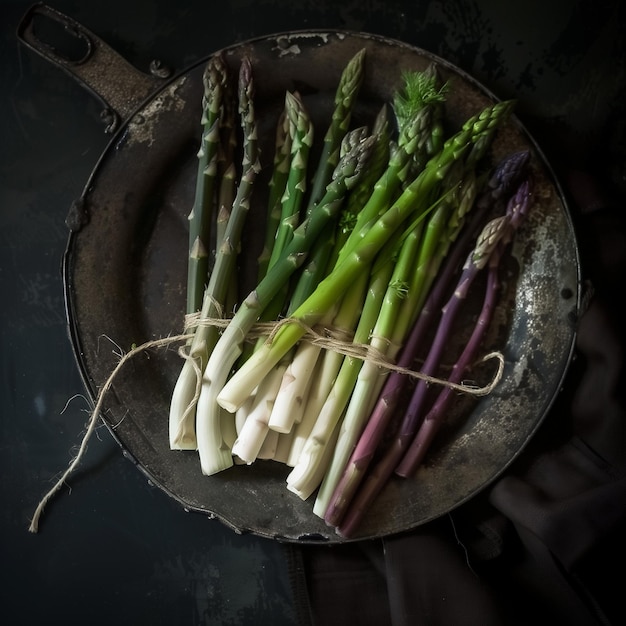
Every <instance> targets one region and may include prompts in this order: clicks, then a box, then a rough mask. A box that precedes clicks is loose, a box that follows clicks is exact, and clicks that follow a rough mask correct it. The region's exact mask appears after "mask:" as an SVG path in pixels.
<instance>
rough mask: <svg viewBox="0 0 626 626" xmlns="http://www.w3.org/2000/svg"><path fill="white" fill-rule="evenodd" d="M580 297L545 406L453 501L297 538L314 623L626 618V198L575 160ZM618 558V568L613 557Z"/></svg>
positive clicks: (483, 625)
mask: <svg viewBox="0 0 626 626" xmlns="http://www.w3.org/2000/svg"><path fill="white" fill-rule="evenodd" d="M569 184H570V189H572V190H573V191H572V193H573V194H574V198H575V200H576V204H575V210H576V226H577V229H578V233H579V245H580V249H581V258H582V264H583V265H582V267H583V279H584V295H585V307H584V309H583V314H582V316H581V319H580V320H579V325H578V335H577V343H576V350H575V355H574V358H573V361H572V364H571V366H570V368H569V370H568V374H567V376H566V379H565V381H564V384H563V389H562V391H561V393H560V394H559V396H558V397H557V399H556V401H555V403H554V405H553V407H552V408H551V410H550V413H549V415H548V416H547V417H546V419H545V421H544V423H543V424H542V427H541V428H540V430H539V432H538V433H537V434H536V435H535V436H534V438H533V439H532V441H531V442H530V443H529V445H528V446H527V448H526V449H525V450H524V451H523V453H522V454H521V455H520V457H519V458H518V460H517V461H516V462H515V463H514V464H513V465H512V466H511V467H510V468H509V469H508V470H507V471H506V472H505V473H504V474H503V475H502V477H501V478H500V479H498V480H497V481H496V482H495V483H494V484H493V485H491V486H490V487H489V488H487V489H486V490H484V491H483V492H482V493H481V494H479V495H478V496H477V497H475V498H474V499H472V500H471V501H469V502H468V503H466V504H464V505H462V506H461V507H459V508H458V509H456V510H455V511H453V512H452V513H451V514H449V515H446V516H444V517H442V518H440V519H439V520H436V521H434V522H431V523H429V524H426V525H424V526H422V527H419V528H417V529H415V530H413V531H411V532H408V533H405V534H403V535H398V536H393V537H387V538H383V539H380V540H376V541H368V542H356V543H352V544H347V545H340V546H335V547H329V548H318V547H302V548H297V549H298V550H300V557H301V563H302V573H303V577H302V579H301V582H302V583H303V584H304V586H305V588H306V593H307V601H308V606H309V613H308V615H306V616H305V618H304V619H305V620H310V622H311V623H313V624H315V625H318V624H319V625H323V626H332V625H333V624H346V623H350V624H354V625H355V626H358V625H364V626H367V625H369V624H372V625H377V626H381V625H382V626H384V625H385V624H390V625H393V626H408V625H420V626H421V625H424V626H436V625H441V626H464V625H467V626H474V625H476V626H490V625H492V624H493V625H494V626H497V625H503V626H508V625H511V626H518V625H519V626H523V625H526V624H536V623H539V622H541V623H552V624H567V625H568V626H596V625H603V624H604V625H606V624H622V623H626V608H625V607H626V601H625V600H624V598H623V593H622V584H621V581H622V576H621V574H620V569H619V568H621V566H622V563H623V559H624V557H625V556H626V551H625V547H626V539H624V532H625V531H626V472H625V470H626V436H625V433H626V403H625V402H624V392H623V389H622V388H621V385H622V381H623V378H624V376H623V373H624V372H623V370H624V345H625V342H624V330H623V323H622V320H623V319H624V312H626V307H625V306H624V304H623V302H622V298H620V293H619V292H620V290H621V288H622V285H624V278H625V277H626V207H625V206H623V205H621V203H617V204H613V205H608V206H607V205H606V204H605V203H604V202H602V201H601V199H599V196H598V194H597V193H594V192H595V191H596V189H595V187H594V184H593V181H592V180H590V179H589V178H588V177H587V176H586V175H585V174H584V173H580V172H572V174H571V180H570V181H569ZM616 568H618V569H616Z"/></svg>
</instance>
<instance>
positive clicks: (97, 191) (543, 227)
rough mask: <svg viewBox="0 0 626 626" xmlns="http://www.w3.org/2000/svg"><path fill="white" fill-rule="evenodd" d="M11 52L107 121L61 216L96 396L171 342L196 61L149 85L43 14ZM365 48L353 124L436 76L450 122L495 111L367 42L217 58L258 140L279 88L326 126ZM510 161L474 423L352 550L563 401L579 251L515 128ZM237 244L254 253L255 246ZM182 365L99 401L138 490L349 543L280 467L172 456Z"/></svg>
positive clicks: (513, 442) (458, 428) (239, 522)
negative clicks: (73, 87)
mask: <svg viewBox="0 0 626 626" xmlns="http://www.w3.org/2000/svg"><path fill="white" fill-rule="evenodd" d="M38 16H39V17H40V16H44V17H46V18H47V19H52V20H56V21H58V22H59V23H60V24H62V25H63V26H64V27H65V28H66V29H67V30H68V32H70V33H71V34H72V35H73V36H75V37H78V38H80V39H81V40H82V41H84V42H85V44H86V47H87V53H86V54H85V56H84V58H82V59H79V60H78V61H76V60H75V61H71V62H70V61H67V60H65V59H63V58H62V57H60V56H58V55H57V54H56V53H55V52H54V50H51V49H50V48H49V47H48V46H47V45H46V44H45V43H44V42H42V41H40V39H39V38H38V37H37V34H36V32H35V30H34V29H33V22H34V20H35V19H37V17H38ZM19 37H20V39H21V40H22V42H23V43H25V44H26V45H28V46H29V47H31V48H32V49H33V50H35V51H36V52H37V53H39V54H42V55H43V56H45V57H46V58H48V59H49V60H51V61H52V62H54V63H56V64H57V65H60V66H61V67H62V68H63V69H64V70H66V71H67V72H69V73H70V74H71V75H72V76H74V77H76V78H77V79H78V80H80V81H81V82H83V84H85V85H86V86H87V87H88V88H89V89H91V90H92V91H94V92H95V93H96V95H98V96H99V97H100V98H101V99H102V100H103V102H104V103H105V104H106V106H107V110H108V111H109V123H110V126H111V127H114V126H115V127H116V128H115V134H114V136H113V138H112V141H111V142H110V145H109V146H108V148H107V149H106V150H105V152H104V153H103V154H102V156H101V158H100V161H99V163H98V165H97V167H96V168H95V170H94V171H93V173H92V175H91V177H90V178H89V180H88V181H87V184H86V186H85V189H84V192H83V194H82V195H81V197H80V198H79V200H78V201H77V202H76V203H74V205H73V206H72V207H71V209H70V212H69V216H68V226H69V227H70V235H69V241H68V246H67V252H66V256H65V263H64V279H65V290H66V292H65V295H66V301H67V316H68V323H69V330H70V335H71V341H72V345H73V347H74V350H75V355H76V359H77V362H78V366H79V368H80V371H81V373H82V376H83V378H84V382H85V385H86V387H87V389H88V391H89V393H90V394H91V396H92V398H95V397H96V395H97V393H98V390H99V389H100V388H101V386H102V385H103V383H104V381H105V380H106V379H107V377H108V376H109V375H110V373H111V371H112V370H113V368H114V367H115V366H116V364H117V362H118V356H117V352H118V350H117V349H115V348H114V346H113V345H112V342H114V343H115V345H116V346H119V347H120V349H121V350H128V349H130V348H131V346H133V345H134V344H141V343H143V342H145V341H148V340H151V339H155V338H159V337H165V336H167V335H172V334H178V333H180V332H181V330H182V324H183V314H184V303H185V293H184V290H185V276H186V245H187V219H186V218H187V214H188V211H189V208H190V206H191V204H192V195H193V189H194V178H195V172H196V151H197V147H198V141H199V128H200V127H199V120H200V102H201V90H202V81H201V75H202V71H203V68H204V65H205V61H206V59H205V60H203V61H201V62H199V63H197V64H196V65H194V66H193V67H190V68H188V69H187V70H185V71H184V72H182V73H180V74H178V75H176V76H174V77H172V78H170V79H167V80H163V79H162V78H158V77H155V76H149V75H145V74H142V73H140V72H138V71H137V70H136V69H134V68H132V67H131V66H129V65H128V64H127V63H126V62H125V61H124V60H123V59H121V58H120V57H119V56H118V55H116V53H115V52H114V51H112V50H111V49H110V48H109V47H108V46H106V44H104V43H103V42H102V41H101V40H100V39H99V38H98V37H96V36H95V35H93V33H90V32H89V31H87V30H86V29H84V28H83V27H82V26H81V25H79V24H77V23H76V22H74V21H72V20H71V19H69V18H67V17H66V16H63V15H61V14H59V13H57V12H55V11H53V10H51V9H49V8H47V7H45V6H41V5H38V6H36V7H34V8H33V9H32V10H31V11H30V12H29V13H28V14H27V15H26V16H25V18H24V20H23V22H22V24H21V25H20V29H19ZM361 48H365V49H366V50H367V76H366V81H365V84H364V87H363V90H362V97H361V102H362V105H361V108H360V109H359V111H358V113H357V115H356V118H357V119H356V121H355V123H359V122H366V121H368V120H369V119H371V115H372V114H373V112H375V111H377V110H378V108H379V106H380V104H381V103H382V102H383V101H386V100H389V97H390V94H391V92H392V89H393V88H394V86H396V85H397V83H398V78H399V74H400V72H401V71H402V70H404V69H420V68H425V67H426V66H427V65H428V64H430V63H431V62H435V63H437V64H438V66H439V69H440V71H441V72H442V74H443V75H444V77H446V78H449V79H450V80H451V81H452V85H453V89H452V90H451V91H450V98H449V100H448V104H447V117H448V119H449V120H450V123H451V124H452V125H454V124H460V123H461V122H463V121H465V119H466V118H467V117H469V116H470V115H471V114H473V113H475V112H477V111H478V110H480V109H481V108H482V107H483V106H485V105H487V104H488V103H490V102H492V101H493V100H495V98H494V96H493V95H492V94H491V93H490V92H488V91H487V90H486V89H485V88H484V87H482V86H481V85H480V84H478V83H477V82H476V81H474V80H473V79H472V78H471V77H469V76H467V75H466V74H465V73H463V72H462V71H460V70H459V69H457V68H455V67H453V66H452V65H450V64H449V63H447V62H446V61H444V60H442V59H440V58H437V57H435V56H433V55H432V54H429V53H427V52H425V51H423V50H420V49H417V48H415V47H412V46H409V45H406V44H403V43H401V42H398V41H393V40H389V39H385V38H382V37H379V36H373V35H367V34H359V33H350V32H339V31H324V32H321V31H315V32H292V33H286V34H278V35H274V36H267V37H261V38H258V39H255V40H253V41H248V42H245V43H241V44H237V45H233V46H232V47H229V48H226V49H225V50H224V51H223V52H224V56H225V59H226V60H227V62H228V63H229V64H230V65H231V66H232V68H233V70H236V68H237V67H238V64H239V61H240V60H241V58H242V57H243V56H244V55H247V56H249V57H250V58H251V60H252V65H253V71H254V76H255V80H256V85H257V96H256V98H257V108H258V111H259V115H260V117H261V119H264V120H266V122H265V123H264V124H265V125H264V127H263V129H262V130H263V135H264V136H265V137H268V136H270V135H271V128H272V127H273V124H274V120H275V118H276V116H277V113H278V110H279V109H280V108H281V107H282V103H283V99H284V92H285V90H286V89H298V90H299V91H300V93H301V94H303V96H304V97H305V99H306V102H307V104H308V105H309V109H310V111H312V112H313V113H314V115H315V116H316V117H318V118H319V124H320V125H321V124H323V123H324V122H323V120H324V119H325V116H326V115H327V114H328V112H329V110H330V106H331V102H332V97H333V94H334V89H335V87H336V81H337V77H338V76H339V73H340V72H341V70H342V69H343V67H344V66H345V63H346V62H347V60H348V59H349V58H350V57H351V56H352V55H354V54H355V53H356V52H357V51H358V50H360V49H361ZM521 148H528V149H529V150H531V152H532V163H533V168H534V174H535V176H536V183H537V198H538V202H537V205H536V206H535V207H534V209H533V213H532V216H531V217H530V219H529V221H528V223H527V224H526V226H525V227H524V229H523V231H522V232H521V233H520V234H519V237H518V239H517V243H516V246H515V251H514V255H513V260H512V261H511V262H510V263H509V264H508V266H507V268H506V273H505V280H504V282H505V290H504V295H503V298H502V301H501V304H500V307H499V312H498V314H497V318H496V319H497V323H496V324H495V330H494V332H492V337H491V341H492V342H497V346H496V347H498V348H499V349H501V350H502V352H503V354H504V356H505V359H506V366H505V371H504V377H503V379H502V381H501V383H500V384H499V386H498V388H497V390H496V391H495V392H494V393H493V394H491V395H490V396H489V397H487V398H484V399H481V400H479V401H475V400H473V401H471V403H470V404H471V406H466V405H464V410H466V411H467V410H468V409H469V417H466V418H465V419H464V420H459V419H456V417H457V416H455V415H452V416H451V419H450V423H449V425H448V427H447V428H446V429H445V431H444V432H442V433H441V436H440V437H439V439H438V440H437V442H436V445H435V447H434V449H433V451H432V454H430V456H429V457H428V460H427V462H426V463H425V465H424V467H423V468H422V469H421V470H420V471H419V472H418V474H417V476H416V477H415V478H414V479H411V480H405V481H397V482H393V483H392V484H391V485H390V487H389V488H388V489H387V490H386V492H385V493H384V494H383V495H382V496H381V497H380V499H379V501H378V502H377V504H376V505H375V506H374V508H373V510H372V511H371V515H370V516H369V517H368V519H367V520H366V521H365V522H364V524H363V526H362V529H361V532H360V534H359V535H358V537H357V538H370V537H376V536H382V535H387V534H391V533H396V532H400V531H404V530H407V529H411V528H413V527H416V526H418V525H420V524H422V523H424V522H427V521H429V520H432V519H434V518H436V517H438V516H441V515H442V514H445V513H447V512H449V511H450V510H452V509H453V508H455V507H456V506H458V505H459V504H461V503H463V502H465V501H467V500H468V499H469V498H471V497H472V496H473V495H475V494H476V493H478V492H479V491H480V490H481V489H483V488H484V487H485V486H486V485H488V484H489V483H490V482H492V481H493V480H494V479H495V478H496V477H497V476H499V475H500V474H501V473H502V472H503V471H504V470H505V469H506V468H507V467H508V466H509V464H510V463H511V462H512V461H513V459H514V458H515V457H516V456H517V455H518V454H519V453H520V451H521V450H522V448H523V447H524V446H525V445H526V443H527V442H528V441H529V439H530V438H531V437H532V435H533V434H534V433H535V431H536V429H537V428H538V426H539V424H540V423H541V421H542V419H543V418H544V416H545V415H546V412H547V411H548V410H549V408H550V407H551V405H552V403H553V400H554V398H555V396H556V395H557V394H558V392H559V389H560V386H561V384H562V380H563V377H564V374H565V372H566V369H567V367H568V364H569V361H570V358H571V355H572V351H573V344H574V338H575V324H576V320H577V318H578V313H579V306H580V276H579V259H578V252H577V245H576V241H575V236H574V232H573V228H572V224H571V221H570V216H569V213H568V210H567V208H566V206H565V203H564V200H563V197H562V194H561V192H560V189H559V187H558V184H557V182H556V181H555V179H554V176H553V174H552V171H551V169H550V167H549V165H548V164H547V163H546V160H545V159H544V157H543V155H542V153H541V152H540V150H539V148H538V147H537V146H536V144H535V143H534V141H533V140H532V138H531V137H530V136H529V135H528V133H527V132H526V131H525V130H524V128H523V127H522V126H521V125H520V124H519V123H518V121H517V120H516V119H513V120H511V122H510V123H508V124H507V125H506V127H505V128H504V129H503V130H502V132H500V134H499V136H498V139H497V141H496V144H495V146H494V157H495V158H497V157H498V156H501V155H504V154H505V153H508V152H510V151H513V150H518V149H521ZM267 153H268V154H269V147H267ZM261 205H262V199H261V198H259V199H258V200H257V204H256V205H255V206H256V212H255V208H254V207H253V209H252V216H251V218H250V219H251V220H252V226H251V227H250V228H249V229H248V232H249V233H252V232H254V231H255V230H257V231H258V230H260V228H257V227H256V226H257V225H258V224H259V223H260V222H258V221H257V222H256V223H255V220H259V219H261V218H260V217H259V216H260V215H261V212H260V211H261ZM248 245H249V246H251V248H249V249H250V250H253V249H254V248H253V247H254V245H256V243H255V240H254V237H250V239H249V242H248ZM244 278H245V268H244ZM180 366H181V362H180V357H179V356H178V355H177V354H176V350H175V348H172V349H170V350H159V351H152V352H150V353H149V354H147V353H146V354H142V355H139V356H137V357H136V359H135V360H131V361H130V362H129V363H128V365H127V366H126V368H125V369H124V370H123V372H122V373H121V374H120V376H119V377H118V378H117V379H116V380H115V382H114V384H113V387H112V391H111V393H109V394H108V395H107V396H106V402H105V408H104V410H103V412H102V419H103V420H104V422H105V423H106V424H107V426H108V427H109V429H110V430H111V432H112V434H113V436H114V437H115V438H116V439H117V441H119V443H120V445H121V447H122V448H123V450H124V452H125V454H127V455H128V456H129V457H130V458H131V459H132V460H133V461H134V462H135V463H136V464H137V466H138V467H139V468H140V469H141V471H143V472H144V473H145V474H146V476H147V477H148V478H149V480H150V481H151V482H152V483H154V484H155V485H157V486H158V487H160V488H161V489H163V490H164V491H165V492H166V493H168V494H170V495H171V496H172V497H173V498H175V499H176V500H177V501H179V502H180V503H181V504H182V506H183V507H184V508H185V509H186V510H190V511H197V512H201V513H204V514H207V515H209V516H211V517H217V518H219V519H220V520H221V521H222V522H224V523H225V524H227V525H229V526H230V527H232V528H233V529H235V530H236V531H238V532H253V533H256V534H258V535H260V536H265V537H271V538H275V539H279V540H284V541H300V542H316V541H319V542H326V543H333V542H341V541H345V540H344V539H341V538H340V537H338V536H336V535H335V534H334V532H333V531H332V529H329V528H328V527H326V526H325V524H324V522H323V521H321V520H320V519H318V518H317V517H315V516H314V515H313V514H312V504H311V502H302V501H301V500H299V499H298V498H297V497H296V496H294V495H293V494H291V493H290V492H288V491H287V489H286V488H285V483H284V479H285V477H286V476H287V473H288V469H286V468H284V467H283V466H281V465H278V464H276V463H274V462H269V461H261V462H257V463H256V464H254V465H253V466H250V467H245V466H243V467H242V466H235V467H233V468H232V469H230V470H227V471H225V472H223V473H221V474H218V475H216V476H212V477H206V476H202V475H201V473H200V466H199V462H198V459H197V456H196V454H195V453H191V452H172V451H170V450H169V447H168V427H167V414H168V404H169V399H170V394H171V391H172V388H173V384H174V381H175V379H176V376H177V374H178V372H179V370H180ZM466 404H467V403H466Z"/></svg>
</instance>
